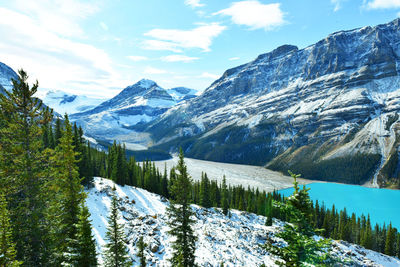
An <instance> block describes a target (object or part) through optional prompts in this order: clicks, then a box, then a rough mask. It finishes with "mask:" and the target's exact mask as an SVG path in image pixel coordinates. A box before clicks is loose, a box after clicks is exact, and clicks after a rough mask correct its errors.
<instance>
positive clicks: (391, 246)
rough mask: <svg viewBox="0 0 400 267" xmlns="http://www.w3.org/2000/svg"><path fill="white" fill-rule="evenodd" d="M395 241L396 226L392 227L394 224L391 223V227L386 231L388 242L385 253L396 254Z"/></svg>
mask: <svg viewBox="0 0 400 267" xmlns="http://www.w3.org/2000/svg"><path fill="white" fill-rule="evenodd" d="M395 242H396V228H393V227H392V224H391V223H390V224H389V228H388V230H387V233H386V242H385V254H386V255H389V256H394V255H395V254H396V253H395Z"/></svg>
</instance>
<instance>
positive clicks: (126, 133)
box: [71, 79, 194, 150]
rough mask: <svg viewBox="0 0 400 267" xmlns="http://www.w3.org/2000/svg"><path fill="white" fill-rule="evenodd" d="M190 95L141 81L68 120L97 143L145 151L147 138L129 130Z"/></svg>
mask: <svg viewBox="0 0 400 267" xmlns="http://www.w3.org/2000/svg"><path fill="white" fill-rule="evenodd" d="M191 95H194V90H191V89H188V88H183V87H179V88H173V89H169V90H165V89H163V88H161V87H160V86H158V85H157V83H155V82H154V81H151V80H146V79H143V80H140V81H139V82H137V83H136V84H134V85H131V86H128V87H126V88H125V89H124V90H122V91H121V92H120V93H119V94H118V95H117V96H115V97H113V98H112V99H110V100H107V101H105V102H103V103H101V104H100V105H98V106H96V107H95V108H93V109H90V110H87V111H85V112H80V113H75V114H72V115H71V120H72V121H76V122H77V123H78V124H79V125H81V126H82V128H83V130H84V131H85V133H86V134H88V135H89V136H91V137H93V138H95V139H97V140H102V141H106V142H110V141H111V142H112V141H113V140H118V141H120V142H124V143H125V144H126V145H127V148H128V149H135V150H140V149H145V148H146V147H147V146H148V144H149V142H150V141H151V140H150V139H149V138H148V135H147V134H143V133H139V132H136V131H133V127H137V126H138V125H141V124H143V123H146V122H150V121H152V120H154V119H155V118H157V117H159V116H160V115H161V114H163V113H164V112H166V111H167V110H168V109H170V108H171V107H172V106H175V105H176V104H177V103H178V102H181V101H183V100H185V99H186V98H190V97H191Z"/></svg>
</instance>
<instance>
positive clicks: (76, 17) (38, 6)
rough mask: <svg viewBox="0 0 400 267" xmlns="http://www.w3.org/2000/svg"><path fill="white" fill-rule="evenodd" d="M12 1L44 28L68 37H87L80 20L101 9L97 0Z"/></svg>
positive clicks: (17, 8) (19, 9) (16, 7)
mask: <svg viewBox="0 0 400 267" xmlns="http://www.w3.org/2000/svg"><path fill="white" fill-rule="evenodd" d="M12 3H13V6H14V7H15V9H16V10H18V11H19V12H22V13H23V14H24V15H27V16H29V17H30V18H32V19H33V20H35V21H36V22H37V23H38V24H39V25H40V26H41V27H42V28H43V29H45V30H47V31H51V32H53V33H55V34H57V35H62V36H68V37H72V36H73V37H81V38H82V37H85V35H84V32H83V30H82V28H81V27H80V25H79V21H80V20H82V19H85V18H87V17H88V16H90V15H92V14H94V13H96V12H97V11H98V10H99V4H98V2H96V1H88V2H82V1H78V0H55V1H48V0H35V1H25V0H14V2H12Z"/></svg>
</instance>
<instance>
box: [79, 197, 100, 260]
mask: <svg viewBox="0 0 400 267" xmlns="http://www.w3.org/2000/svg"><path fill="white" fill-rule="evenodd" d="M89 218H90V213H89V210H88V208H87V207H86V206H85V205H84V204H82V206H81V209H80V214H79V221H78V225H77V226H76V227H77V237H76V239H77V247H76V250H75V252H76V257H75V262H76V264H77V266H80V267H94V266H97V258H96V240H95V239H94V237H93V234H92V226H91V224H90V219H89Z"/></svg>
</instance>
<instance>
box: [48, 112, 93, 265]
mask: <svg viewBox="0 0 400 267" xmlns="http://www.w3.org/2000/svg"><path fill="white" fill-rule="evenodd" d="M77 155H78V153H77V152H75V151H74V146H73V133H72V127H71V124H70V123H69V119H68V116H67V115H65V118H64V129H63V130H62V135H61V138H60V139H59V145H58V146H57V147H56V150H55V154H54V156H53V157H52V163H53V168H54V174H53V175H54V177H55V178H56V179H55V187H56V190H57V192H56V194H55V196H54V198H55V199H54V201H55V203H54V207H55V211H54V212H56V213H57V214H58V216H57V218H58V227H57V229H56V232H55V233H54V235H55V237H56V240H57V241H58V244H57V245H56V246H55V249H56V251H55V256H54V257H55V258H59V262H64V263H68V262H70V261H73V257H74V256H73V255H71V253H73V252H72V251H71V250H74V249H73V248H74V247H76V238H77V236H76V235H77V227H76V226H77V225H78V222H79V213H80V205H81V203H83V201H84V199H85V195H84V193H83V187H82V185H81V179H80V178H79V173H78V167H77V165H76V163H77V160H76V157H77ZM70 263H71V262H70Z"/></svg>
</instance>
